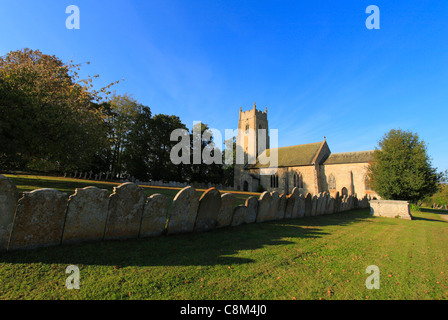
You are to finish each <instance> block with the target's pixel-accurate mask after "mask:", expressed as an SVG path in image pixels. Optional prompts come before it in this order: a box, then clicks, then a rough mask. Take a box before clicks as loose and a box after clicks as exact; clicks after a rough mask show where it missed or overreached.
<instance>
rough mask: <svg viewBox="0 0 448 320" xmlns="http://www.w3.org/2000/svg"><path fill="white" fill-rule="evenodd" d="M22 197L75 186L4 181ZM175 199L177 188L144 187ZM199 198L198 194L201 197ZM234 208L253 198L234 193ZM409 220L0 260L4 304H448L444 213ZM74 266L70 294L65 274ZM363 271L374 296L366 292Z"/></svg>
mask: <svg viewBox="0 0 448 320" xmlns="http://www.w3.org/2000/svg"><path fill="white" fill-rule="evenodd" d="M7 176H9V177H10V178H12V179H13V180H14V182H15V183H16V185H17V187H18V189H19V191H20V192H23V191H31V190H34V189H36V188H54V189H58V190H61V191H63V192H66V193H68V194H72V193H73V192H74V190H75V188H83V187H85V186H91V185H95V186H97V187H99V188H104V189H107V190H109V192H112V189H113V187H114V186H116V185H117V184H114V183H107V182H92V181H86V180H80V179H68V178H55V177H43V176H31V175H30V176H26V175H7ZM144 190H145V194H146V195H150V194H153V193H164V194H166V195H167V196H168V197H174V196H175V194H176V193H177V192H178V190H173V189H165V188H144ZM198 192H200V193H202V192H203V191H198ZM235 195H236V196H238V197H239V201H240V203H241V202H243V201H244V199H245V198H247V197H248V196H249V194H245V193H236V194H235ZM412 214H413V216H414V217H415V220H412V221H408V220H399V219H390V218H381V217H372V216H370V215H369V213H368V210H354V211H351V212H346V213H340V214H334V215H325V216H318V217H308V218H304V219H293V220H283V221H275V222H265V223H255V224H250V225H242V226H238V227H228V228H223V229H218V230H213V231H210V232H205V233H192V234H181V235H172V236H162V237H157V238H147V239H134V240H126V241H103V242H96V243H83V244H78V245H64V246H58V247H49V248H42V249H37V250H33V251H13V252H3V253H0V299H2V300H4V299H263V300H267V299H285V300H290V299H306V300H308V299H316V300H317V299H336V300H347V299H350V300H351V299H360V300H364V299H392V300H394V299H414V300H424V299H443V300H447V299H448V278H447V273H448V270H447V269H448V268H447V266H448V261H447V260H448V245H447V244H448V228H447V226H448V225H447V223H448V222H447V220H445V218H446V215H444V214H443V213H442V212H439V211H435V210H431V209H422V210H421V211H420V212H413V213H412ZM69 265H76V266H78V267H79V269H80V280H81V288H80V289H79V290H67V289H66V288H65V281H66V278H67V277H68V274H66V273H65V269H66V267H67V266H69ZM369 265H376V266H378V267H379V270H380V289H378V290H375V289H373V290H369V289H367V288H366V286H365V281H366V279H367V277H368V276H369V274H366V273H365V270H366V268H367V267H368V266H369Z"/></svg>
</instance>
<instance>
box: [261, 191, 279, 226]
mask: <svg viewBox="0 0 448 320" xmlns="http://www.w3.org/2000/svg"><path fill="white" fill-rule="evenodd" d="M279 206H280V195H279V193H278V192H277V191H273V192H271V208H270V210H269V214H268V216H267V217H266V220H265V221H271V220H276V218H277V212H278V209H279Z"/></svg>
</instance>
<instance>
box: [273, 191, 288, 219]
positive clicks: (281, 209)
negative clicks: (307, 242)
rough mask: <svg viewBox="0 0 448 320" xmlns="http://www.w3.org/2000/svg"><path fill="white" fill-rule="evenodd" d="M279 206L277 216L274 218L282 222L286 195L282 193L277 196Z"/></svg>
mask: <svg viewBox="0 0 448 320" xmlns="http://www.w3.org/2000/svg"><path fill="white" fill-rule="evenodd" d="M279 198H280V199H279V204H278V209H277V215H276V216H275V219H276V220H283V219H284V218H285V212H286V200H287V199H286V194H284V193H282V194H281V195H280V196H279Z"/></svg>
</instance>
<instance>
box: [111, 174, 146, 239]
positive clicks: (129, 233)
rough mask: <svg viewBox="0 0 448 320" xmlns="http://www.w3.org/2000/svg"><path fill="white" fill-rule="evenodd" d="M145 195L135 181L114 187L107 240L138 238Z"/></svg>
mask: <svg viewBox="0 0 448 320" xmlns="http://www.w3.org/2000/svg"><path fill="white" fill-rule="evenodd" d="M144 205H145V196H144V194H143V189H142V188H140V187H139V186H137V185H136V184H135V183H132V182H126V183H123V184H121V185H119V186H118V187H114V192H113V193H112V194H111V195H110V200H109V213H108V217H107V223H106V232H105V234H104V239H105V240H112V239H127V238H137V237H138V234H139V231H140V222H141V220H142V214H143V206H144Z"/></svg>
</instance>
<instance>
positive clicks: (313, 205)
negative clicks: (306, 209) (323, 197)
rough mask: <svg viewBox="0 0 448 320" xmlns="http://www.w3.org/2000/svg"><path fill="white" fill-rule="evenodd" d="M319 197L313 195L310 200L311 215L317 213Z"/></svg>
mask: <svg viewBox="0 0 448 320" xmlns="http://www.w3.org/2000/svg"><path fill="white" fill-rule="evenodd" d="M318 200H319V198H318V196H317V195H314V196H313V200H312V201H311V216H315V215H317V202H318Z"/></svg>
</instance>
